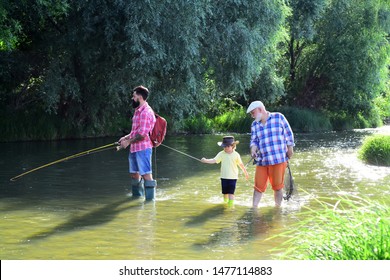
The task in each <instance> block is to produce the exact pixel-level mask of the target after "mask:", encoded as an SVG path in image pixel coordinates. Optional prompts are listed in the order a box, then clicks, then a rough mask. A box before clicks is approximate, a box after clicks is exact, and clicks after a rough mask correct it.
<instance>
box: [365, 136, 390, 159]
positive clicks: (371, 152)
mask: <svg viewBox="0 0 390 280" xmlns="http://www.w3.org/2000/svg"><path fill="white" fill-rule="evenodd" d="M359 158H360V159H361V160H363V161H365V162H367V163H370V164H375V165H383V166H390V135H372V136H369V137H367V138H366V139H365V140H364V142H363V145H362V146H361V147H360V149H359Z"/></svg>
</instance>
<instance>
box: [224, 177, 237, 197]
mask: <svg viewBox="0 0 390 280" xmlns="http://www.w3.org/2000/svg"><path fill="white" fill-rule="evenodd" d="M236 183H237V179H222V178H221V185H222V193H223V194H234V191H235V190H236Z"/></svg>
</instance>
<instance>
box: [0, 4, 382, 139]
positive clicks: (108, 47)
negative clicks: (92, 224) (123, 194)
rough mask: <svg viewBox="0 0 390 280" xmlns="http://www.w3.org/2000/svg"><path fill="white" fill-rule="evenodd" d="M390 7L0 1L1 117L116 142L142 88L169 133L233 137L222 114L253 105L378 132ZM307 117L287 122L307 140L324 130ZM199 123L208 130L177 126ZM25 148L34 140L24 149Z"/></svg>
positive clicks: (237, 120)
mask: <svg viewBox="0 0 390 280" xmlns="http://www.w3.org/2000/svg"><path fill="white" fill-rule="evenodd" d="M389 7H390V5H389V0H369V1H358V0H332V1H330V0H320V1H309V0H291V1H281V0H266V1H255V0H250V1H244V0H228V1H208V0H200V1H185V0H178V1H157V0H152V1H139V0H131V1H124V0H114V1H107V0H94V1H69V0H56V1H47V0H39V1H26V0H22V1H16V2H15V1H2V2H1V3H0V85H1V86H0V111H1V112H2V113H1V114H2V115H3V116H5V118H9V120H8V122H9V123H12V122H13V121H15V122H16V120H17V119H16V116H19V117H20V118H21V119H22V117H21V116H24V118H25V119H27V118H28V117H29V116H30V115H31V114H33V113H32V112H34V114H38V112H39V114H41V116H40V117H41V118H43V119H47V120H53V121H52V122H53V123H54V122H55V121H54V119H57V120H58V121H59V122H60V123H64V125H62V124H61V125H60V124H58V123H57V124H55V125H53V127H54V129H60V128H61V127H63V128H64V127H66V129H65V128H64V129H63V131H61V130H60V131H57V132H55V133H50V134H53V135H54V136H52V137H54V138H57V137H73V136H74V135H106V134H109V133H114V134H115V133H118V131H121V130H123V129H128V127H123V126H127V125H128V123H127V122H125V121H121V120H123V119H124V118H129V117H130V116H131V114H132V112H131V110H130V107H131V106H130V98H131V89H132V88H133V87H135V86H137V85H139V84H144V85H146V86H147V87H148V88H149V89H150V91H151V95H150V99H149V103H150V104H151V105H152V107H153V108H154V109H155V110H156V111H157V112H159V113H162V114H163V115H165V116H166V117H167V118H169V119H170V120H171V122H170V126H169V128H170V131H171V132H175V131H181V130H183V129H185V127H186V128H189V127H195V128H196V127H198V128H196V129H195V130H196V131H198V130H200V128H201V123H202V122H204V124H203V125H204V126H205V127H204V130H205V131H212V130H214V129H218V130H220V129H225V128H226V129H227V130H236V129H242V128H240V127H239V126H237V127H234V126H235V124H239V123H240V122H242V120H241V119H240V118H239V116H240V114H241V113H239V114H238V115H235V114H233V113H230V110H232V109H233V110H236V109H238V108H240V106H244V107H246V106H247V105H248V103H249V102H250V101H253V100H256V99H260V100H263V101H265V103H266V104H268V105H275V106H276V105H278V106H280V105H288V106H296V107H300V108H315V109H317V110H319V111H321V112H329V114H331V116H332V118H333V119H336V120H341V121H344V120H345V121H347V122H348V120H353V121H352V122H351V127H357V126H358V127H365V126H375V125H378V124H379V123H380V121H378V118H377V116H378V115H379V116H381V117H386V116H388V114H390V113H389V110H388V109H387V107H386V104H387V103H388V102H387V103H386V101H388V100H389V98H388V97H387V95H386V94H383V93H386V92H388V81H389V76H388V72H389V71H388V65H389V64H390V61H389V59H390V44H389V41H388V34H390V23H389V22H390V21H389V19H390V8H389ZM386 36H387V37H386ZM381 96H382V97H383V98H384V100H383V99H381ZM375 98H377V99H375ZM374 99H375V100H377V101H376V102H375V103H373V102H372V101H373V100H374ZM383 101H385V102H383ZM375 104H376V107H377V108H379V109H378V110H379V111H377V110H376V109H375V108H374V106H375ZM225 114H227V115H229V114H230V115H229V116H230V117H229V118H227V119H226V120H224V119H223V118H224V117H222V116H221V115H225ZM309 115H310V113H303V114H302V116H301V117H300V118H301V119H302V120H299V118H297V119H296V120H295V117H291V119H292V120H293V121H296V123H297V126H298V127H299V129H302V130H304V131H311V130H317V129H320V130H322V129H324V128H325V127H327V126H328V123H327V122H326V121H322V120H321V117H319V118H320V119H319V120H317V122H318V123H317V124H315V122H316V120H314V121H312V122H311V123H312V124H311V125H313V126H312V127H310V126H308V122H307V121H305V120H304V119H309V118H310V117H309ZM195 116H206V117H207V118H208V119H213V120H212V121H213V122H214V123H213V124H210V127H209V124H208V123H207V121H206V119H202V118H200V120H196V122H194V123H188V122H187V123H184V120H185V119H191V118H194V119H196V118H195ZM215 116H220V117H219V118H218V119H215V120H214V117H215ZM231 119H234V121H232V120H231ZM246 119H247V118H246ZM18 121H19V120H18ZM228 121H231V123H229V122H228ZM336 122H337V121H336ZM115 125H119V127H118V128H117V129H115V128H114V127H113V126H115ZM346 126H349V125H348V124H347V125H345V124H340V125H338V127H346ZM48 130H51V129H48ZM37 133H38V134H41V132H38V131H37ZM67 133H69V134H67ZM18 135H21V134H18ZM42 137H43V136H38V135H37V138H42ZM44 137H46V136H44ZM52 137H49V138H52ZM5 138H7V137H5ZM5 138H3V139H5ZM11 138H13V137H11ZM27 138H28V139H30V138H34V136H32V135H31V136H26V135H25V136H24V138H20V139H27Z"/></svg>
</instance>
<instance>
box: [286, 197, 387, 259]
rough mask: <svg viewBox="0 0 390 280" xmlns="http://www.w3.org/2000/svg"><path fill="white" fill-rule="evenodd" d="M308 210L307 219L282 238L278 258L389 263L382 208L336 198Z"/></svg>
mask: <svg viewBox="0 0 390 280" xmlns="http://www.w3.org/2000/svg"><path fill="white" fill-rule="evenodd" d="M338 198H339V199H338V200H337V202H336V203H334V204H332V203H329V202H328V203H325V202H321V204H322V205H323V209H322V210H320V211H317V210H316V211H314V210H311V209H309V213H310V216H311V218H310V219H305V220H304V222H300V223H299V226H298V227H297V228H296V229H295V230H293V231H290V232H289V233H284V234H283V235H284V236H292V235H293V236H294V237H293V238H290V239H288V241H287V242H285V243H284V245H288V249H287V251H286V252H285V254H284V255H283V256H282V258H286V259H309V260H389V259H390V211H389V208H388V207H387V206H386V205H385V204H381V203H379V202H376V201H369V200H365V199H362V198H358V197H338Z"/></svg>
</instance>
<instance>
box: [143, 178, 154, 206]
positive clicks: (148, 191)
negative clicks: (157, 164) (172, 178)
mask: <svg viewBox="0 0 390 280" xmlns="http://www.w3.org/2000/svg"><path fill="white" fill-rule="evenodd" d="M144 186H145V200H148V201H151V200H154V199H155V196H156V187H157V181H156V180H145V183H144Z"/></svg>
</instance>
